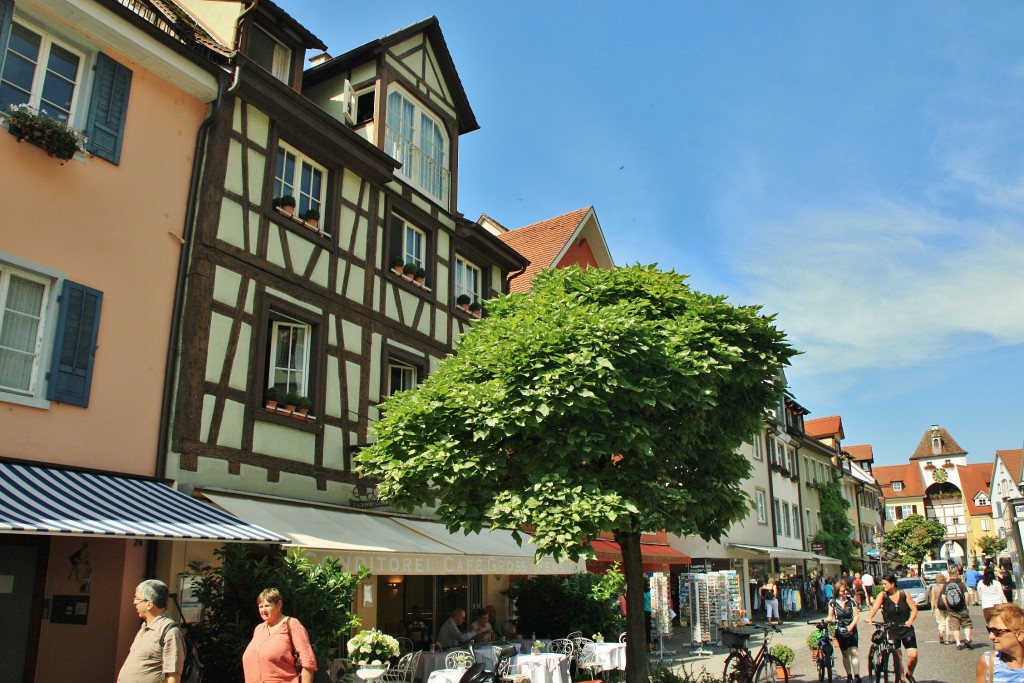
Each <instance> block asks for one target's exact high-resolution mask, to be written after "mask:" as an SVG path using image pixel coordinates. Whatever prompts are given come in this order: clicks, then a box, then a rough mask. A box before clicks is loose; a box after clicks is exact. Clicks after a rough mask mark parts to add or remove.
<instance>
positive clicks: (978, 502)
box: [974, 493, 989, 507]
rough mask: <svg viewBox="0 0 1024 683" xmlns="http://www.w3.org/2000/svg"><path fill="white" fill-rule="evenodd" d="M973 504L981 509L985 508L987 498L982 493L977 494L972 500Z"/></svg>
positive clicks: (987, 502)
mask: <svg viewBox="0 0 1024 683" xmlns="http://www.w3.org/2000/svg"><path fill="white" fill-rule="evenodd" d="M974 504H975V505H979V506H981V507H985V506H987V505H989V500H988V496H986V495H985V494H984V493H979V494H978V495H977V496H975V498H974Z"/></svg>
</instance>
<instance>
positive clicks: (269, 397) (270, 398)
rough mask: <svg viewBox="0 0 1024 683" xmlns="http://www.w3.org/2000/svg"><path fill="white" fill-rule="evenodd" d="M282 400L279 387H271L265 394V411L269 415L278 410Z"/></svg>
mask: <svg viewBox="0 0 1024 683" xmlns="http://www.w3.org/2000/svg"><path fill="white" fill-rule="evenodd" d="M280 400H281V391H280V390H279V389H278V388H277V387H270V388H269V389H267V390H266V391H265V392H264V393H263V401H264V403H263V409H264V410H266V411H267V412H268V413H273V412H275V411H276V410H277V404H278V402H280Z"/></svg>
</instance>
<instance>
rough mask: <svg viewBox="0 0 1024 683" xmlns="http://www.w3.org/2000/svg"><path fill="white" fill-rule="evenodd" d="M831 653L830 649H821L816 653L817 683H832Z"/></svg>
mask: <svg viewBox="0 0 1024 683" xmlns="http://www.w3.org/2000/svg"><path fill="white" fill-rule="evenodd" d="M834 663H835V662H834V659H833V651H832V648H831V647H822V648H819V651H818V681H819V683H832V667H833V666H834Z"/></svg>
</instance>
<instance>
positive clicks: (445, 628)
mask: <svg viewBox="0 0 1024 683" xmlns="http://www.w3.org/2000/svg"><path fill="white" fill-rule="evenodd" d="M465 622H466V610H464V609H462V608H461V607H460V608H458V609H456V610H455V611H454V612H452V615H451V616H450V617H448V619H447V620H446V621H445V622H444V623H443V624H441V630H440V631H438V632H437V640H438V642H439V643H441V647H443V648H445V649H449V648H454V647H461V646H462V644H463V643H465V642H466V641H468V640H472V639H473V637H474V636H475V635H476V631H466V632H465V633H463V632H462V624H464V623H465Z"/></svg>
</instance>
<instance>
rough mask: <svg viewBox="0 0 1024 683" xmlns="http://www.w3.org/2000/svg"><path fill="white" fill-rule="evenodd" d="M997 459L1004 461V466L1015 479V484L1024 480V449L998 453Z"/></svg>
mask: <svg viewBox="0 0 1024 683" xmlns="http://www.w3.org/2000/svg"><path fill="white" fill-rule="evenodd" d="M996 458H998V459H1002V461H1003V466H1004V467H1006V471H1007V472H1009V473H1010V476H1011V477H1013V481H1014V483H1016V482H1019V481H1021V480H1022V479H1024V472H1021V465H1022V464H1024V448H1016V449H1010V450H1007V451H996Z"/></svg>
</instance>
